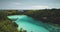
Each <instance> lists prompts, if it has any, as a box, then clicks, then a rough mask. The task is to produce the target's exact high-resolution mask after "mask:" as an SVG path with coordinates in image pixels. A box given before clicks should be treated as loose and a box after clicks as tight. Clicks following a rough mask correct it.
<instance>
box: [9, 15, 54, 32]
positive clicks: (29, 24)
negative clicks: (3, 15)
mask: <svg viewBox="0 0 60 32" xmlns="http://www.w3.org/2000/svg"><path fill="white" fill-rule="evenodd" d="M8 18H9V19H11V20H12V21H14V22H16V23H17V24H18V30H19V29H20V28H23V29H25V30H27V32H31V31H33V32H49V30H48V29H52V28H51V27H53V26H52V25H50V24H49V25H48V24H47V23H43V22H42V21H37V20H34V19H33V18H31V17H28V16H26V15H12V16H8ZM50 26H51V27H50Z"/></svg>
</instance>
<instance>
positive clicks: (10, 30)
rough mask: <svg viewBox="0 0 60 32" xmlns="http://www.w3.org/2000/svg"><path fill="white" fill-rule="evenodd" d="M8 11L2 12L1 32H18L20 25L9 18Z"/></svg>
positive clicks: (0, 20)
mask: <svg viewBox="0 0 60 32" xmlns="http://www.w3.org/2000/svg"><path fill="white" fill-rule="evenodd" d="M6 12H7V11H0V32H18V30H17V27H18V25H17V24H16V23H15V22H12V21H11V20H9V19H8V18H7V15H8V14H7V13H6Z"/></svg>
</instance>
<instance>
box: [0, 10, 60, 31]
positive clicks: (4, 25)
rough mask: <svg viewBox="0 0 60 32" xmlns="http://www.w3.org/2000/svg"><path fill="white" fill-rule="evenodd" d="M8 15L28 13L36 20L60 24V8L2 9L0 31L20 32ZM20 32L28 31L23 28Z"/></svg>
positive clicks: (0, 11) (0, 12)
mask: <svg viewBox="0 0 60 32" xmlns="http://www.w3.org/2000/svg"><path fill="white" fill-rule="evenodd" d="M8 15H27V16H30V17H32V18H34V19H36V20H40V21H43V22H46V23H54V24H56V25H60V9H43V10H23V12H22V11H18V10H0V32H18V30H17V27H18V25H17V24H16V23H15V22H12V21H11V20H10V19H8V18H7V16H8ZM19 32H27V31H26V30H23V31H22V28H21V29H20V31H19ZM31 32H32V31H31Z"/></svg>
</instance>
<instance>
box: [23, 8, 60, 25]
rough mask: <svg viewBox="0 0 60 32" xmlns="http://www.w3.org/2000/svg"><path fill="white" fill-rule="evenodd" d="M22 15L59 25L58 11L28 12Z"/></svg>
mask: <svg viewBox="0 0 60 32" xmlns="http://www.w3.org/2000/svg"><path fill="white" fill-rule="evenodd" d="M24 14H25V15H28V16H30V17H33V18H34V19H37V20H41V21H43V22H47V23H48V22H49V23H55V24H59V25H60V9H45V10H30V11H29V10H28V11H27V12H24Z"/></svg>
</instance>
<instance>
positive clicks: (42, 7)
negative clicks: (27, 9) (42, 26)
mask: <svg viewBox="0 0 60 32" xmlns="http://www.w3.org/2000/svg"><path fill="white" fill-rule="evenodd" d="M32 8H34V9H45V8H49V7H48V6H32Z"/></svg>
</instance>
